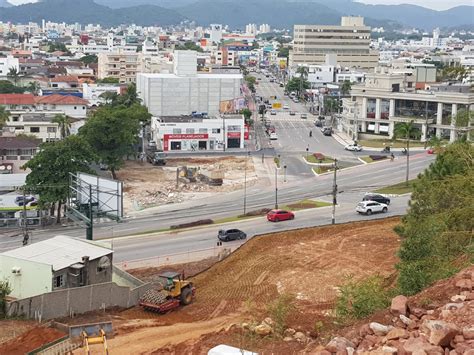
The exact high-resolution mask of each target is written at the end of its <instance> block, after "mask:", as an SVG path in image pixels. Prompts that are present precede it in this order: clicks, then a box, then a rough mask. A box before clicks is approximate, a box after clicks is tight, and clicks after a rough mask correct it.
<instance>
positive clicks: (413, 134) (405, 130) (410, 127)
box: [393, 121, 419, 186]
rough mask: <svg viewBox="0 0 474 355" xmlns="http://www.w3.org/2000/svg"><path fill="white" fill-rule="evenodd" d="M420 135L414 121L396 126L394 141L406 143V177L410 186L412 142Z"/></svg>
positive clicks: (406, 181)
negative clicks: (399, 140)
mask: <svg viewBox="0 0 474 355" xmlns="http://www.w3.org/2000/svg"><path fill="white" fill-rule="evenodd" d="M418 134H419V129H418V128H416V127H415V124H414V123H413V121H410V122H399V123H397V124H396V125H395V128H394V131H393V138H394V139H403V140H405V142H406V150H407V151H406V153H407V154H406V156H407V164H406V176H405V183H406V184H407V186H408V178H409V175H410V140H412V139H414V138H417V136H418Z"/></svg>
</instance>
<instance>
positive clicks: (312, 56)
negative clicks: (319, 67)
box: [290, 17, 379, 69]
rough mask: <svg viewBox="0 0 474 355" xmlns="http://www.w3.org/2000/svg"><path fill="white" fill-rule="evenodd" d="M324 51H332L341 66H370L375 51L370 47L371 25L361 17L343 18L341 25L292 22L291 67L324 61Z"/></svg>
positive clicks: (375, 63) (375, 54)
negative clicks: (365, 22) (298, 23)
mask: <svg viewBox="0 0 474 355" xmlns="http://www.w3.org/2000/svg"><path fill="white" fill-rule="evenodd" d="M326 54H335V55H336V60H337V64H338V65H340V66H341V67H343V68H346V67H347V68H351V67H354V68H362V69H373V68H375V67H376V66H377V63H378V59H379V56H378V52H377V51H372V50H371V49H370V27H368V26H365V25H364V18H363V17H342V20H341V26H321V25H295V26H294V45H293V49H292V50H291V51H290V66H293V65H297V64H324V63H325V61H326Z"/></svg>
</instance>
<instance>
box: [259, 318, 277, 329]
mask: <svg viewBox="0 0 474 355" xmlns="http://www.w3.org/2000/svg"><path fill="white" fill-rule="evenodd" d="M262 323H265V324H267V325H269V326H270V327H272V328H273V326H274V325H275V322H274V321H273V319H271V318H270V317H267V318H265V319H264V320H263V322H262Z"/></svg>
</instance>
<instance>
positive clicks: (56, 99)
mask: <svg viewBox="0 0 474 355" xmlns="http://www.w3.org/2000/svg"><path fill="white" fill-rule="evenodd" d="M35 99H36V100H35V101H36V103H37V104H51V105H87V104H88V103H89V102H88V101H87V100H84V99H81V98H80V97H77V96H73V95H59V94H53V95H48V96H36V97H35Z"/></svg>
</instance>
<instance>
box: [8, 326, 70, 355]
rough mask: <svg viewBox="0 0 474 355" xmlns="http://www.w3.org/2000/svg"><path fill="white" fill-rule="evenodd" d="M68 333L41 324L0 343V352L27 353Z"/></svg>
mask: <svg viewBox="0 0 474 355" xmlns="http://www.w3.org/2000/svg"><path fill="white" fill-rule="evenodd" d="M65 335H66V334H65V333H63V332H60V331H59V330H57V329H54V328H49V327H44V326H39V327H35V328H33V329H31V330H29V331H27V332H26V333H24V334H23V335H21V336H19V337H17V338H15V339H12V340H10V341H7V342H6V343H4V344H1V345H0V354H25V353H28V352H30V351H32V350H34V349H36V348H39V347H40V346H42V345H44V344H47V343H49V342H52V341H54V340H56V339H59V338H61V337H63V336H65Z"/></svg>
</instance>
